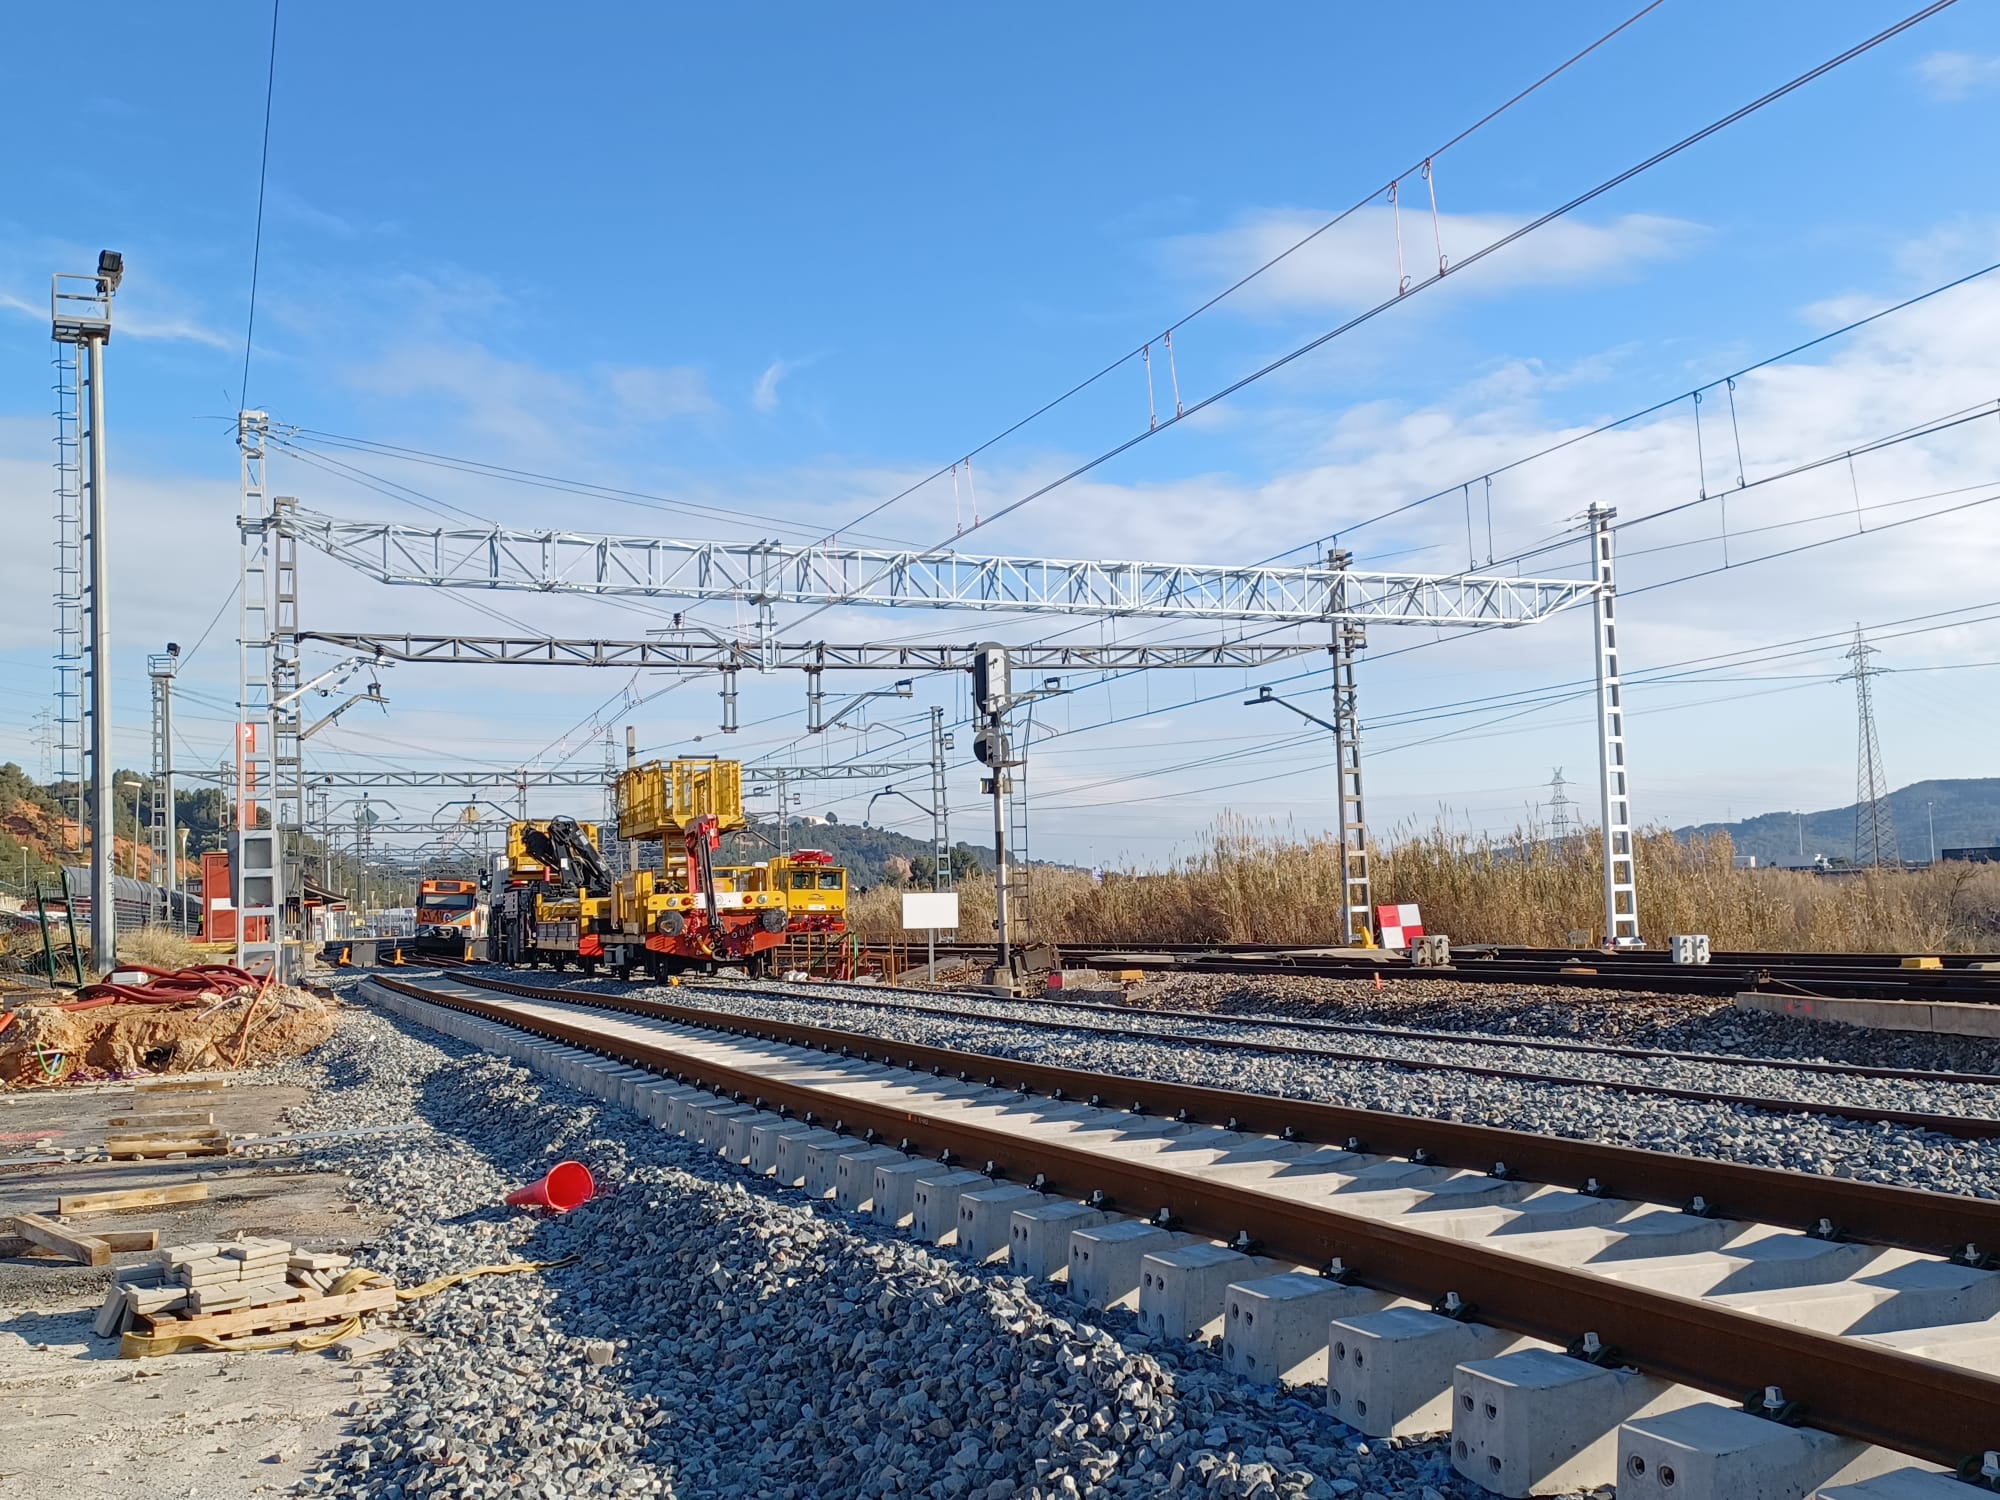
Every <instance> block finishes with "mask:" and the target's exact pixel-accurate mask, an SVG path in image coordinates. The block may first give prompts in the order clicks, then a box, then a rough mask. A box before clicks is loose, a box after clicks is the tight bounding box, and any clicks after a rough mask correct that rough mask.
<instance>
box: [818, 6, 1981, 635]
mask: <svg viewBox="0 0 2000 1500" xmlns="http://www.w3.org/2000/svg"><path fill="white" fill-rule="evenodd" d="M1956 3H1957V0H1932V3H1931V4H1929V5H1926V6H1924V7H1923V8H1922V9H1920V10H1917V11H1914V12H1912V13H1911V14H1909V15H1907V16H1905V17H1903V19H1901V20H1900V21H1896V22H1894V23H1892V24H1891V25H1889V26H1886V27H1884V28H1882V29H1881V30H1880V31H1877V32H1876V33H1874V35H1872V36H1870V37H1867V38H1865V39H1864V40H1862V41H1860V42H1857V43H1855V44H1854V45H1853V46H1851V47H1849V48H1847V49H1846V50H1845V51H1843V52H1840V53H1837V54H1835V55H1834V56H1832V57H1830V58H1828V59H1826V60H1825V61H1824V62H1821V63H1819V64H1818V65H1816V66H1814V67H1811V68H1808V69H1807V70H1806V71H1805V72H1803V73H1799V74H1797V75H1795V76H1794V77H1792V78H1790V79H1788V80H1786V81H1785V82H1784V83H1781V84H1779V85H1778V86H1777V87H1775V88H1773V89H1770V90H1768V91H1766V92H1765V93H1763V94H1760V95H1759V96H1758V97H1756V98H1755V99H1752V100H1751V101H1750V102H1749V103H1747V104H1743V105H1739V106H1738V107H1737V108H1735V109H1733V110H1731V111H1730V112H1729V113H1727V114H1725V115H1722V116H1721V117H1719V118H1718V119H1715V120H1712V121H1710V122H1709V123H1708V124H1707V125H1704V126H1702V127H1701V128H1700V129H1698V130H1695V131H1692V132H1690V133H1689V134H1687V135H1684V136H1682V137H1681V138H1680V139H1679V140H1677V141H1675V142H1673V143H1672V144H1671V145H1668V146H1664V147H1662V148H1661V149H1659V150H1658V151H1655V152H1654V153H1653V154H1652V155H1650V156H1648V157H1646V158H1644V159H1643V160H1641V161H1638V162H1635V163H1633V164H1632V165H1631V166H1628V167H1626V168H1625V169H1624V170H1622V171H1620V172H1616V173H1613V174H1612V175H1611V176H1609V177H1606V178H1604V179H1602V180H1601V181H1599V182H1597V183H1596V184H1595V185H1593V186H1591V187H1589V188H1586V189H1585V190H1584V191H1582V192H1580V193H1577V194H1575V195H1574V196H1572V197H1571V198H1569V199H1567V200H1566V201H1565V202H1563V203H1560V204H1558V205H1557V206H1556V207H1554V208H1552V209H1549V210H1547V211H1545V212H1544V213H1542V214H1540V215H1538V216H1537V217H1535V218H1533V219H1530V220H1529V221H1528V222H1527V223H1525V224H1522V225H1520V226H1519V227H1517V228H1515V229H1513V230H1511V231H1509V232H1508V233H1506V234H1502V235H1498V236H1496V237H1495V238H1493V239H1491V240H1489V241H1488V242H1487V243H1486V244H1484V245H1482V246H1480V247H1479V248H1478V249H1476V250H1474V251H1472V252H1471V253H1469V254H1467V255H1465V256H1463V257H1461V258H1460V259H1459V261H1458V262H1457V263H1456V264H1455V265H1453V266H1451V267H1450V268H1449V269H1448V270H1446V269H1440V270H1438V271H1436V272H1434V273H1432V274H1431V275H1429V276H1426V277H1424V278H1423V279H1421V280H1417V281H1413V282H1412V283H1411V285H1410V286H1409V287H1408V288H1407V289H1402V288H1399V289H1398V290H1397V293H1396V295H1394V296H1392V297H1388V298H1385V299H1383V300H1382V301H1380V302H1377V303H1375V304H1374V305H1373V306H1372V307H1368V308H1365V309H1363V310H1362V311H1361V312H1358V313H1356V314H1355V315H1354V316H1352V317H1350V318H1348V319H1346V320H1345V321H1343V322H1341V323H1338V324H1336V325H1335V326H1334V327H1332V328H1330V329H1328V330H1327V331H1326V332H1324V333H1322V334H1319V335H1318V336H1317V337H1315V338H1312V339H1308V340H1307V341H1306V342H1305V343H1303V344H1300V345H1297V346H1296V347H1294V348H1292V349H1290V350H1288V351H1287V352H1286V353H1284V354H1281V355H1278V356H1277V357H1276V358H1274V359H1271V360H1269V361H1267V362H1266V363H1264V364H1263V365H1261V366H1259V367H1258V368H1256V369H1254V370H1252V371H1251V372H1250V373H1249V374H1247V375H1243V376H1241V377H1239V378H1238V379H1236V380H1234V381H1231V382H1230V383H1228V384H1227V385H1224V386H1223V387H1221V388H1220V389H1219V390H1216V391H1214V392H1213V393H1211V394H1210V395H1208V396H1205V397H1203V398H1201V399H1200V400H1198V401H1194V402H1191V403H1189V405H1188V407H1187V410H1186V412H1185V413H1184V414H1182V415H1177V416H1174V417H1170V418H1166V419H1164V420H1162V421H1161V422H1160V423H1159V424H1158V425H1157V426H1151V427H1147V428H1145V429H1142V430H1141V431H1139V432H1136V433H1134V434H1133V435H1132V436H1131V437H1129V438H1127V439H1125V440H1124V441H1123V442H1121V443H1117V444H1115V445H1114V446H1112V447H1111V448H1108V449H1106V450H1105V451H1104V452H1102V453H1100V454H1098V455H1097V456H1096V457H1094V458H1090V459H1087V460H1085V461H1083V462H1082V463H1079V464H1076V465H1074V466H1073V467H1071V468H1070V469H1069V470H1067V471H1066V472H1064V473H1062V474H1060V475H1058V476H1057V477H1056V478H1054V479H1051V480H1049V481H1047V482H1046V483H1044V484H1041V485H1038V486H1036V487H1035V488H1033V489H1031V490H1029V491H1028V492H1027V493H1026V494H1024V495H1022V496H1020V497H1019V498H1018V499H1015V500H1013V501H1011V502H1009V503H1008V504H1006V505H1003V506H1001V507H1000V508H999V509H997V510H995V511H994V512H992V513H991V514H990V515H987V516H984V517H981V518H979V519H978V520H976V521H975V522H974V524H973V525H972V526H971V527H970V528H968V531H977V530H980V529H982V528H984V527H987V526H991V525H993V524H994V523H996V522H998V521H1001V520H1004V519H1006V518H1007V517H1008V516H1010V515H1013V514H1015V513H1016V512H1018V511H1020V510H1022V509H1023V508H1024V507H1026V506H1029V505H1032V504H1033V503H1034V502H1035V501H1037V500H1039V499H1041V498H1043V497H1044V496H1046V495H1049V494H1052V493H1053V492H1055V491H1056V490H1058V489H1061V488H1062V487H1063V486H1065V485H1067V484H1069V483H1071V482H1073V481H1074V480H1077V479H1080V478H1082V477H1083V476H1084V475H1086V474H1089V473H1091V472H1093V471H1095V470H1096V469H1098V468H1101V467H1102V466H1103V465H1105V464H1107V463H1109V462H1111V461H1112V460H1113V459H1115V458H1118V457H1120V456H1121V455H1123V454H1125V453H1127V452H1130V451H1131V450H1132V449H1134V448H1136V447H1138V446H1139V445H1140V444H1142V443H1145V442H1147V441H1148V440H1149V439H1152V438H1155V437H1158V436H1159V435H1160V434H1161V433H1164V432H1167V431H1169V430H1170V429H1172V428H1174V427H1177V426H1179V425H1180V424H1181V423H1182V422H1184V421H1186V420H1187V419H1188V418H1190V417H1193V416H1195V415H1197V414H1199V413H1200V412H1202V411H1205V410H1207V409H1208V408H1209V407H1211V406H1214V405H1216V404H1217V403H1219V402H1222V401H1225V400H1227V399H1228V398H1229V397H1231V396H1233V395H1235V394H1236V393H1237V392H1238V391H1241V390H1243V389H1245V388H1246V387H1248V386H1250V385H1253V384H1255V383H1256V382H1257V381H1260V380H1263V379H1265V378H1267V377H1268V376H1270V375H1273V374H1275V373H1276V372H1277V371H1279V370H1282V369H1284V368H1285V367H1287V366H1288V365H1291V364H1292V363H1294V362H1295V361H1297V360H1299V359H1302V358H1304V357H1305V356H1306V355H1308V354H1310V353H1312V352H1313V351H1314V350H1316V349H1320V348H1323V347H1324V346H1325V345H1327V344H1329V343H1331V342H1332V341H1333V340H1335V339H1337V338H1340V337H1342V336H1343V335H1345V334H1348V333H1351V332H1352V331H1353V330H1354V329H1356V328H1359V327H1361V326H1362V325H1364V324H1366V323H1369V322H1372V321H1373V320H1374V319H1376V318H1378V317H1380V316H1381V315H1382V314H1383V313H1385V312H1387V311H1388V310H1389V309H1390V308H1392V307H1396V306H1399V305H1400V304H1402V303H1404V302H1407V301H1408V300H1409V299H1410V298H1412V297H1415V296H1417V295H1419V294H1420V293H1422V292H1425V291H1427V290H1429V289H1430V288H1432V287H1434V286H1436V285H1438V284H1439V283H1440V282H1442V281H1444V280H1446V279H1447V277H1456V276H1462V275H1463V274H1464V272H1465V271H1466V270H1467V269H1468V268H1469V267H1471V266H1474V265H1477V264H1478V263H1479V262H1480V261H1482V260H1485V259H1487V258H1488V257H1490V256H1492V255H1495V254H1497V253H1498V252H1499V251H1501V250H1504V249H1506V248H1507V247H1508V246H1509V245H1512V244H1515V243H1517V242H1518V241H1520V240H1522V239H1524V238H1526V237H1527V236H1529V235H1532V234H1534V233H1535V232H1536V231H1538V230H1540V229H1543V228H1545V227H1546V226H1548V225H1549V224H1552V223H1554V222H1555V221H1556V220H1558V219H1562V218H1564V217H1566V216H1568V215H1569V214H1572V213H1574V212H1575V211H1576V210H1577V209H1579V208H1582V207H1584V206H1586V205H1587V204H1590V203H1593V202H1595V201H1596V200H1597V199H1599V198H1601V197H1603V196H1604V195H1605V194H1606V193H1609V192H1612V191H1614V190H1615V189H1617V188H1619V187H1621V186H1623V185H1624V184H1625V183H1627V182H1630V181H1631V180H1632V179H1633V178H1635V177H1638V176H1640V175H1642V174H1644V173H1646V172H1648V171H1651V170H1652V169H1653V168H1654V167H1657V166H1659V165H1660V164H1661V163H1663V162H1666V161H1670V160H1672V159H1673V158H1674V157H1676V156H1679V155H1680V154H1682V153H1683V152H1685V151H1688V150H1690V149H1692V148H1693V147H1695V146H1697V145H1699V144H1700V143H1701V142H1703V141H1705V140H1707V139H1709V138H1710V137H1711V136H1714V135H1716V134H1718V133H1720V132H1721V131H1723V130H1726V129H1728V128H1729V127H1730V126H1732V125H1735V124H1737V123H1738V122H1740V121H1742V120H1745V119H1747V118H1749V117H1750V116H1751V115H1753V114H1756V113H1757V112H1758V111H1760V110H1763V109H1766V108H1768V107H1769V106H1771V105H1772V104H1775V103H1777V102H1778V101H1779V100H1781V99H1784V98H1787V97H1788V96H1790V95H1791V94H1793V93H1796V92H1797V91H1798V90H1799V89H1802V88H1804V87H1806V86H1807V85H1808V84H1810V83H1812V82H1814V81H1815V80H1817V79H1819V78H1822V77H1824V76H1826V74H1828V73H1830V72H1832V71H1833V70H1835V69H1836V68H1839V67H1842V66H1843V65H1845V64H1847V63H1849V62H1852V61H1853V60H1854V59H1855V58H1858V57H1861V56H1864V55H1866V54H1867V53H1869V52H1872V51H1873V50H1874V49H1875V48H1877V47H1879V46H1881V45H1882V44H1884V43H1885V42H1888V41H1890V40H1892V39H1894V38H1895V37H1898V36H1900V35H1902V34H1903V33H1904V32H1905V31H1908V30H1909V29H1910V28H1911V27H1913V26H1916V25H1919V24H1920V23H1922V22H1923V21H1926V20H1928V19H1930V17H1932V16H1934V15H1937V14H1938V13H1939V12H1941V11H1944V10H1947V9H1949V8H1950V7H1951V6H1952V5H1954V4H1956ZM871 514H872V512H871ZM955 540H956V538H945V539H944V540H943V541H940V542H939V543H937V544H936V547H937V548H938V549H940V550H941V549H943V548H945V547H948V546H949V545H950V544H951V542H953V541H955ZM882 576H884V575H883V574H882V573H880V572H878V573H876V574H874V575H873V576H871V577H870V578H868V579H867V580H865V581H864V582H863V583H861V584H860V585H858V586H857V588H856V589H855V590H854V592H856V593H861V592H865V591H866V590H867V589H869V588H872V587H873V586H874V585H875V584H876V583H877V582H879V581H880V580H881V578H882ZM831 607H832V606H831V605H825V604H822V605H819V606H817V607H816V608H814V609H812V610H810V611H808V612H807V613H806V614H805V615H804V616H802V617H801V618H800V619H799V620H798V621H796V622H794V623H795V624H803V623H804V622H805V621H806V620H810V619H813V618H815V617H817V616H818V615H820V614H823V613H825V611H826V610H828V609H829V608H831Z"/></svg>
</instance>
